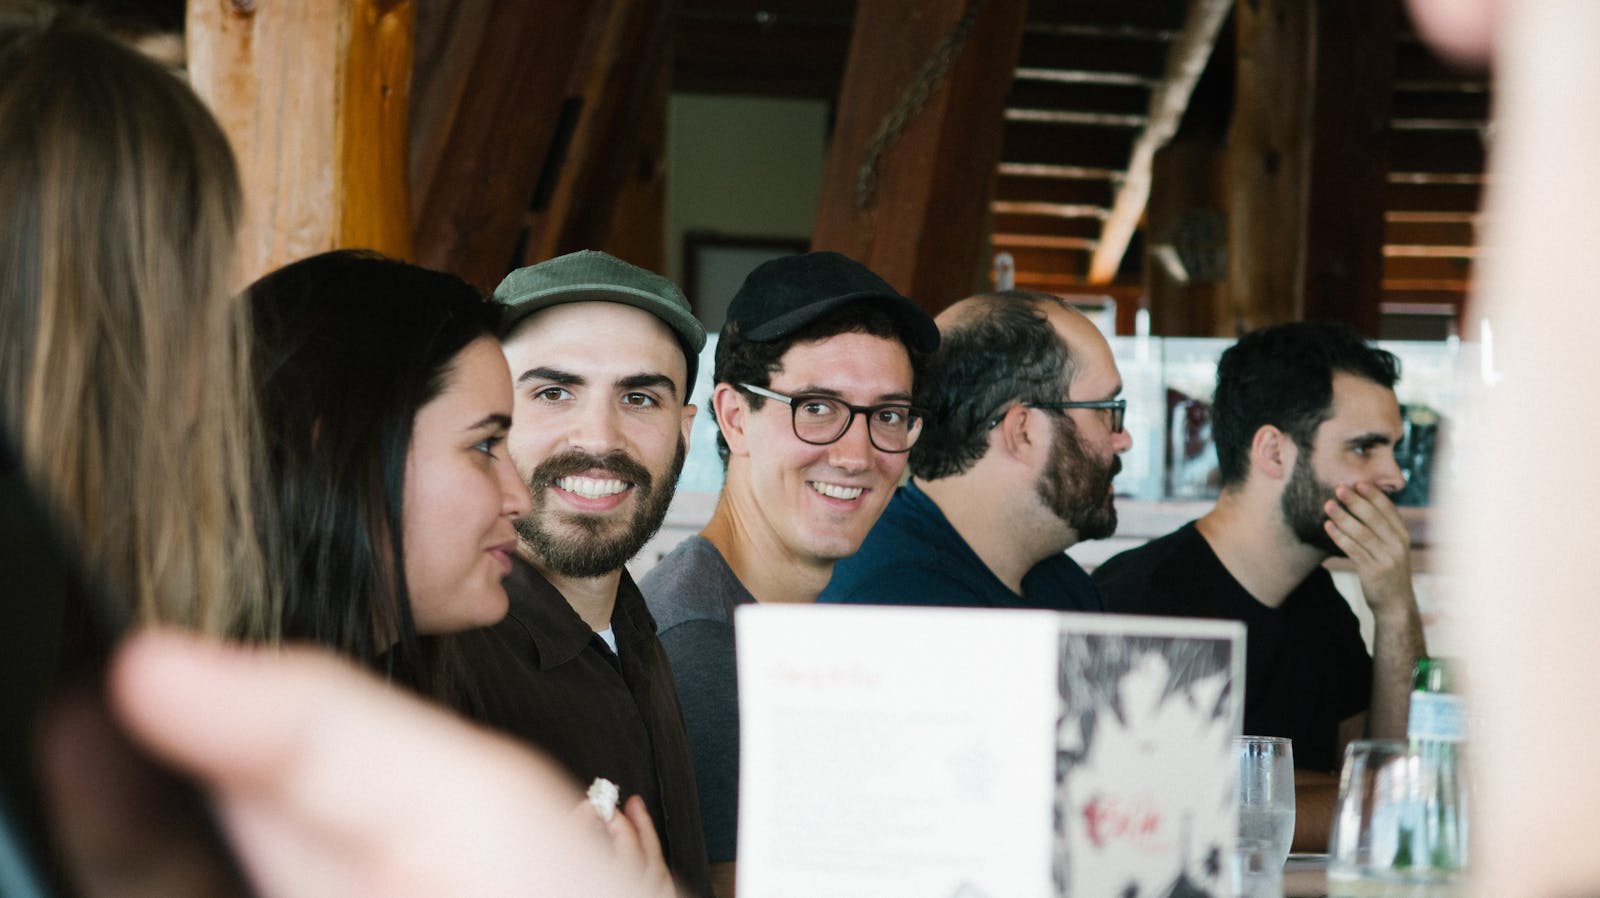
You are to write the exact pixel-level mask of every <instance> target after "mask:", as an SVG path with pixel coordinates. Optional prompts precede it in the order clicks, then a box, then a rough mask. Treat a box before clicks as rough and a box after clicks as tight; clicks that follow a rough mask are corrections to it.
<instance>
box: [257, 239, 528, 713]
mask: <svg viewBox="0 0 1600 898" xmlns="http://www.w3.org/2000/svg"><path fill="white" fill-rule="evenodd" d="M245 296H246V301H247V302H248V304H249V306H250V310H251V315H252V318H253V321H254V327H255V345H256V363H257V370H258V372H259V373H258V384H259V390H260V392H259V403H260V407H261V413H262V416H263V419H262V420H263V422H264V429H265V431H266V435H267V439H268V442H269V446H270V463H269V466H268V470H269V478H268V480H269V482H270V483H271V484H272V487H271V489H272V491H273V492H274V494H275V497H276V509H275V512H276V515H277V517H278V518H279V519H280V520H282V521H283V522H284V525H285V528H284V538H283V541H282V544H281V545H278V546H275V548H274V552H273V556H274V558H273V561H274V564H275V565H276V566H277V568H278V569H279V571H280V572H281V581H280V584H281V588H282V590H283V593H284V613H285V616H284V620H283V631H284V634H285V636H286V637H290V638H294V637H301V638H307V639H311V640H314V641H316V642H319V643H323V644H325V645H329V646H332V647H334V648H335V649H337V650H339V651H341V652H343V653H346V654H349V655H352V656H354V657H356V658H358V659H359V660H361V661H362V662H364V663H366V664H368V665H371V666H374V667H378V668H380V669H381V670H383V671H384V672H386V673H387V674H388V675H389V676H391V677H392V678H394V679H396V680H398V681H400V682H402V683H404V684H406V685H409V686H412V687H413V688H416V689H418V690H420V691H423V692H427V693H430V694H433V695H436V696H440V697H443V696H444V695H445V694H446V692H447V690H448V687H449V684H448V674H447V670H446V668H447V667H448V659H447V658H446V657H444V655H443V652H442V647H441V644H440V643H439V642H438V641H437V640H434V639H431V638H430V637H433V636H438V635H442V634H446V633H451V632H457V631H461V630H467V629H472V628H474V627H480V626H486V625H488V624H492V623H494V622H496V621H498V620H499V619H500V618H501V617H503V616H504V615H505V611H506V595H505V590H504V589H503V588H502V587H501V585H500V580H501V578H502V577H504V576H505V574H506V572H507V571H508V570H509V567H510V555H511V554H512V553H513V552H514V551H515V550H516V533H515V532H514V531H513V529H512V526H511V519H512V518H513V517H514V516H516V515H520V514H526V513H527V511H528V503H529V499H528V490H527V487H526V486H525V485H524V484H523V483H522V481H521V479H520V478H519V477H518V476H517V472H516V469H515V468H514V467H513V465H512V464H511V461H510V458H509V457H508V456H507V455H506V454H505V452H504V451H503V448H502V446H501V443H502V442H503V440H504V439H505V435H506V431H507V429H508V428H509V427H510V425H511V376H510V371H509V369H508V368H507V366H506V362H505V357H504V356H503V355H501V352H500V344H499V342H498V341H497V340H496V339H495V326H496V323H497V321H498V306H496V305H494V304H493V303H491V302H489V301H488V300H486V299H484V298H483V297H482V296H481V295H480V294H479V293H478V292H477V291H476V290H474V289H473V288H472V287H470V286H468V285H467V284H466V283H464V282H463V281H461V280H459V279H458V278H456V277H453V276H451V275H448V274H442V273H440V272H435V271H428V270H426V269H422V268H418V267H416V266H414V265H408V264H406V263H404V262H399V261H396V260H393V259H388V258H385V257H383V256H379V255H377V254H374V253H368V252H359V251H349V250H344V251H335V252H330V253H323V254H321V255H318V256H312V257H311V258H309V259H304V260H301V261H299V262H295V263H294V264H291V265H288V266H286V267H284V268H281V269H279V270H277V271H275V272H273V273H271V274H269V275H267V276H266V277H263V278H262V279H261V280H259V281H257V282H256V283H255V284H253V285H252V286H251V287H250V288H249V289H248V290H247V291H246V293H245Z"/></svg>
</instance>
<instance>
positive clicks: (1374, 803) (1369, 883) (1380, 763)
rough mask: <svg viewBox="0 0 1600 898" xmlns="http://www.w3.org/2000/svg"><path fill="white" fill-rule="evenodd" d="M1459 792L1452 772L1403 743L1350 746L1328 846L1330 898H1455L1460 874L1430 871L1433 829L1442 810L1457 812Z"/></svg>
mask: <svg viewBox="0 0 1600 898" xmlns="http://www.w3.org/2000/svg"><path fill="white" fill-rule="evenodd" d="M1459 789H1460V784H1459V782H1458V781H1457V780H1456V778H1455V776H1454V771H1453V770H1451V771H1443V770H1441V768H1440V766H1439V764H1438V762H1437V761H1436V759H1435V758H1433V757H1432V756H1430V755H1428V754H1427V753H1423V752H1418V751H1416V750H1414V749H1412V748H1410V747H1409V746H1407V745H1406V744H1405V743H1403V742H1399V741H1396V740H1393V739H1363V740H1358V741H1356V742H1352V743H1350V746H1349V747H1348V748H1347V749H1346V750H1345V757H1344V769H1343V770H1342V771H1341V772H1340V774H1339V802H1338V806H1337V807H1336V809H1335V811H1334V818H1333V832H1332V835H1331V837H1330V839H1329V846H1328V887H1329V892H1330V894H1333V895H1388V894H1394V895H1407V896H1410V895H1419V896H1421V895H1426V896H1430V898H1432V896H1441V895H1453V894H1455V889H1454V886H1455V885H1457V884H1458V883H1459V881H1460V878H1461V871H1460V869H1459V867H1445V866H1441V865H1439V864H1437V863H1435V856H1436V853H1437V849H1438V848H1439V847H1441V846H1439V845H1435V842H1437V841H1438V836H1437V835H1435V834H1436V833H1438V831H1439V827H1438V826H1437V825H1435V824H1436V823H1437V820H1438V819H1439V814H1440V809H1441V808H1448V809H1450V810H1451V812H1452V814H1453V813H1454V809H1456V808H1458V807H1460V796H1459V795H1458V794H1457V793H1458V791H1459ZM1452 819H1454V818H1453V817H1452ZM1451 832H1452V833H1453V832H1454V829H1453V828H1452V830H1451Z"/></svg>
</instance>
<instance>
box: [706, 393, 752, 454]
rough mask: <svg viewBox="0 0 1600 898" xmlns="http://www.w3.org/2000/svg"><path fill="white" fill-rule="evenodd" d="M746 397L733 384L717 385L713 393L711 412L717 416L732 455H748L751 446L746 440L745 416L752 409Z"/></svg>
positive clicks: (719, 427)
mask: <svg viewBox="0 0 1600 898" xmlns="http://www.w3.org/2000/svg"><path fill="white" fill-rule="evenodd" d="M746 402H747V400H746V398H745V395H744V394H743V393H740V392H739V391H738V390H737V389H735V388H734V386H733V384H727V383H721V384H717V387H716V389H715V390H713V391H712V393H711V410H712V411H713V412H714V413H715V414H716V416H717V429H718V430H720V431H722V438H723V439H724V440H725V441H727V443H728V453H729V454H730V455H748V454H749V444H748V441H747V440H746V439H745V433H744V427H745V416H746V415H747V414H748V413H749V411H750V408H749V406H748V405H746V404H745V403H746Z"/></svg>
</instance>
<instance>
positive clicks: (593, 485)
mask: <svg viewBox="0 0 1600 898" xmlns="http://www.w3.org/2000/svg"><path fill="white" fill-rule="evenodd" d="M556 486H558V487H560V488H562V489H564V490H566V491H567V492H569V493H575V494H577V495H579V496H582V497H583V498H585V499H604V498H605V497H607V496H615V495H616V494H617V493H620V492H622V491H623V490H625V489H627V488H628V485H627V484H626V483H623V482H622V481H620V480H595V479H594V478H592V477H558V478H556Z"/></svg>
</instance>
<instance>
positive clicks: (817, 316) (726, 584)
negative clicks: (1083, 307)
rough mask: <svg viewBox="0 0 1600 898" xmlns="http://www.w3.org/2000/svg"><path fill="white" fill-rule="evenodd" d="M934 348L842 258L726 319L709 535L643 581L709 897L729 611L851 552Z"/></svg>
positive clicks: (762, 282) (730, 798)
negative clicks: (682, 751)
mask: <svg viewBox="0 0 1600 898" xmlns="http://www.w3.org/2000/svg"><path fill="white" fill-rule="evenodd" d="M938 342H939V332H938V329H937V328H936V327H935V326H934V323H933V319H931V318H930V317H929V316H928V314H927V313H926V312H924V311H923V310H922V309H921V308H919V307H918V306H917V305H916V304H915V303H913V302H912V301H911V300H909V299H907V298H905V297H904V296H902V295H900V294H899V293H898V292H896V291H895V290H894V288H893V287H890V286H889V285H888V284H887V283H885V282H884V281H883V280H882V279H880V278H879V277H878V276H877V275H874V274H873V273H872V272H870V271H868V270H867V269H866V268H865V267H863V266H862V265H860V264H859V263H856V262H853V261H851V260H849V259H847V258H845V257H844V256H841V255H839V254H837V253H829V252H817V253H807V254H804V255H798V256H788V257H784V258H780V259H775V260H773V261H771V262H767V263H766V264H764V265H762V266H760V267H758V268H757V269H756V270H755V271H753V272H751V273H750V276H749V277H748V278H747V279H746V280H745V282H744V284H743V286H741V287H740V288H739V292H738V293H737V294H736V295H735V296H734V298H733V302H732V304H731V305H730V306H729V308H728V322H727V325H726V326H725V327H724V329H723V331H722V335H721V338H720V340H719V342H718V345H717V355H716V372H715V381H716V390H715V393H714V394H713V395H712V398H711V403H712V410H713V412H714V413H715V415H716V421H717V427H718V430H719V435H718V451H719V452H720V453H721V454H722V457H723V460H724V462H725V463H726V465H727V480H726V481H725V482H724V484H723V487H722V495H721V497H720V498H719V500H718V502H717V507H716V511H715V512H713V514H712V517H711V521H710V523H708V524H707V525H706V526H705V529H703V530H701V531H700V533H699V535H697V536H693V537H690V538H689V539H687V540H685V541H684V542H683V543H682V544H681V545H679V546H678V547H677V548H676V549H674V550H673V551H672V552H671V553H670V554H669V555H667V557H666V558H664V559H662V561H661V563H660V564H658V565H657V566H656V567H655V568H654V569H652V570H651V571H650V573H648V574H647V575H645V577H644V580H643V581H642V582H641V584H640V585H641V588H642V589H643V590H644V593H645V597H646V601H648V602H649V605H650V610H651V612H652V613H654V615H655V617H656V620H657V621H658V622H659V624H660V633H661V643H662V645H664V646H665V647H666V650H667V654H668V655H669V656H670V657H671V659H672V670H673V675H674V676H675V677H676V678H677V681H678V694H679V695H680V696H681V697H682V699H683V712H684V720H685V722H686V724H687V725H688V728H689V741H690V745H691V749H692V751H693V754H694V763H695V779H696V782H697V783H698V785H699V789H700V804H701V813H702V817H703V819H704V821H705V831H706V848H707V851H708V852H709V853H710V857H711V864H712V878H713V881H714V882H715V883H716V884H717V888H718V892H719V893H720V894H723V895H727V894H731V892H732V887H733V875H734V859H735V855H734V835H735V831H736V811H737V808H738V781H739V757H738V747H739V715H738V705H737V701H736V698H735V696H736V693H735V685H734V650H733V609H734V607H735V606H736V605H739V604H744V603H747V602H756V601H761V602H811V601H815V599H816V597H817V594H818V593H819V592H821V591H822V588H823V587H824V586H826V585H827V584H828V578H829V577H830V576H832V574H833V566H834V562H836V561H838V560H839V559H841V558H844V557H847V556H849V555H850V554H851V553H853V552H855V551H856V549H857V547H859V546H860V545H861V540H862V539H863V538H864V537H865V536H866V535H867V531H868V530H870V529H871V528H872V525H873V522H875V521H876V520H877V518H878V515H879V514H880V513H881V512H882V511H883V508H884V505H886V504H887V503H888V501H889V498H890V496H892V495H893V494H894V489H895V486H896V485H897V484H898V483H899V481H900V475H901V473H902V472H903V471H904V470H905V464H906V453H907V452H908V451H909V450H910V448H911V446H912V445H913V444H915V443H916V441H917V438H918V437H919V436H921V434H922V427H923V419H922V413H921V412H920V411H919V410H918V409H916V408H915V407H914V406H913V405H912V392H913V389H914V387H915V381H916V372H917V371H918V369H919V368H920V367H921V363H922V359H923V358H924V357H925V355H926V354H927V353H930V352H932V351H933V350H934V349H935V348H937V346H938Z"/></svg>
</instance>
